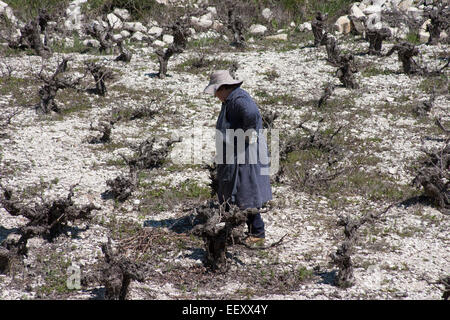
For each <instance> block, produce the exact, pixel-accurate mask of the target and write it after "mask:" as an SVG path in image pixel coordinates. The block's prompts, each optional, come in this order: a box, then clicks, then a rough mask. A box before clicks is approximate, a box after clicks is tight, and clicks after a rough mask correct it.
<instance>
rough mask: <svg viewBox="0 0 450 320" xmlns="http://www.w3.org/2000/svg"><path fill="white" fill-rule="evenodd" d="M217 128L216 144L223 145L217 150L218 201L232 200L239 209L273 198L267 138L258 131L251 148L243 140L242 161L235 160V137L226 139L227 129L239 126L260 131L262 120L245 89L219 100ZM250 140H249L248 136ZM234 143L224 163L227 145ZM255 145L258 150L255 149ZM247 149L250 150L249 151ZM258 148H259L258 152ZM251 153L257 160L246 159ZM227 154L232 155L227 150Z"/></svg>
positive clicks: (260, 203) (254, 206) (261, 203)
mask: <svg viewBox="0 0 450 320" xmlns="http://www.w3.org/2000/svg"><path fill="white" fill-rule="evenodd" d="M216 129H217V130H216V132H221V133H222V134H218V135H217V136H216V147H220V145H221V144H222V148H223V149H222V150H223V152H222V153H221V152H220V151H219V152H216V154H217V155H219V157H218V158H216V161H217V160H218V159H220V158H221V156H220V155H222V154H223V158H222V164H217V169H218V174H217V176H218V184H219V186H218V197H219V201H220V203H223V202H224V201H229V202H230V203H235V204H236V205H238V206H239V207H240V208H241V209H246V208H261V207H262V205H263V204H264V203H265V202H267V201H269V200H271V199H272V190H271V187H270V176H269V172H268V169H269V164H268V151H267V143H266V139H265V137H264V136H263V135H261V134H258V136H257V139H256V144H251V145H250V146H251V148H249V143H248V141H246V142H245V163H239V161H237V150H238V149H237V141H236V140H237V139H236V138H234V139H227V135H226V129H234V130H237V129H242V130H243V131H246V130H248V129H255V130H256V131H255V133H259V132H260V131H258V130H261V129H262V119H261V115H260V113H259V110H258V106H257V105H256V103H255V102H254V101H253V99H252V98H251V97H250V95H249V94H248V93H247V92H246V91H245V90H243V89H241V88H236V89H235V90H233V91H232V92H231V93H230V94H229V95H228V97H227V99H226V101H225V102H224V103H222V109H221V111H220V114H219V117H218V119H217V124H216ZM250 141H252V140H251V139H250ZM233 142H234V148H233V150H234V153H233V155H232V158H231V159H234V160H232V161H231V164H230V162H229V161H228V162H226V156H227V155H226V146H227V144H228V145H230V143H233ZM255 146H256V148H257V150H258V152H254V150H255V149H254V147H255ZM232 147H233V146H232ZM230 148H231V147H230ZM249 149H250V150H253V151H249ZM260 149H261V151H259V150H260ZM229 150H230V149H229ZM216 151H218V149H217V150H216ZM251 152H253V156H255V155H257V159H256V161H255V160H253V161H249V159H252V158H249V157H250V156H249V154H250V153H251ZM260 152H261V153H260ZM261 155H262V156H261ZM228 156H229V157H230V156H231V153H230V152H229V154H228ZM253 159H255V158H253ZM219 162H220V161H219ZM241 162H243V161H241ZM261 169H263V171H261Z"/></svg>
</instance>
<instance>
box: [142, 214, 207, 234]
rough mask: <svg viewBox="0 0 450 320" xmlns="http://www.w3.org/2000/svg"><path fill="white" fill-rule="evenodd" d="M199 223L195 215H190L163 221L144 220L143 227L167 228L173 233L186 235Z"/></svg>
mask: <svg viewBox="0 0 450 320" xmlns="http://www.w3.org/2000/svg"><path fill="white" fill-rule="evenodd" d="M200 223H201V221H200V220H199V219H198V218H197V216H196V215H194V214H190V215H187V216H184V217H181V218H173V219H164V220H146V221H144V227H152V228H167V229H169V230H171V231H173V232H175V233H178V234H180V233H187V232H189V231H191V230H192V228H194V227H195V226H196V225H198V224H200Z"/></svg>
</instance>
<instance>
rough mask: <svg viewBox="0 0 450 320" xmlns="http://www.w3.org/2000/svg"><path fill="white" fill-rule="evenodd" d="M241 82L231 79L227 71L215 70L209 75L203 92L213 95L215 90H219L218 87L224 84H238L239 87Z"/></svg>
mask: <svg viewBox="0 0 450 320" xmlns="http://www.w3.org/2000/svg"><path fill="white" fill-rule="evenodd" d="M242 82H244V81H241V80H235V79H233V77H232V76H231V75H230V73H229V72H228V70H217V71H215V72H213V73H212V74H211V78H210V80H209V84H208V86H207V87H206V88H205V90H203V92H204V93H208V94H212V95H215V94H216V91H217V89H219V87H220V86H221V85H224V84H239V85H241V84H242Z"/></svg>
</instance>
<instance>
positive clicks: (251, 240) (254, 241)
mask: <svg viewBox="0 0 450 320" xmlns="http://www.w3.org/2000/svg"><path fill="white" fill-rule="evenodd" d="M264 241H265V239H264V238H257V237H252V236H249V237H248V238H247V239H245V241H244V242H245V244H246V245H248V246H249V247H262V246H263V245H264Z"/></svg>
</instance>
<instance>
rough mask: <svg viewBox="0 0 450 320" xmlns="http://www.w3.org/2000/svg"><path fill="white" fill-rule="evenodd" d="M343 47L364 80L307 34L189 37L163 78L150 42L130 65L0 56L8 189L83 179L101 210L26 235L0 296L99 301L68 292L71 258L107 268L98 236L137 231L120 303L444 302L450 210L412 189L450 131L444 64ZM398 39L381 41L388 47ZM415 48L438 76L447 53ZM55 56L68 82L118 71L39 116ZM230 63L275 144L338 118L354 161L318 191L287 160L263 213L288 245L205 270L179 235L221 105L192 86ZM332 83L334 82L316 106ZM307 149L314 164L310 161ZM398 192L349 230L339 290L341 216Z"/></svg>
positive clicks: (360, 45) (2, 224)
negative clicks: (132, 175) (48, 233)
mask: <svg viewBox="0 0 450 320" xmlns="http://www.w3.org/2000/svg"><path fill="white" fill-rule="evenodd" d="M338 40H339V45H340V47H341V49H343V50H344V51H347V52H353V53H354V54H356V55H355V56H356V58H355V59H356V63H357V64H358V66H359V72H358V73H357V74H356V79H357V82H358V83H359V86H360V88H359V89H346V88H344V87H341V86H340V82H339V80H338V79H337V78H336V77H335V76H334V74H335V71H336V68H335V67H333V66H331V65H330V64H329V63H327V61H326V57H327V55H326V52H325V49H324V47H320V48H315V47H313V46H311V44H312V35H311V34H310V33H309V32H308V31H307V30H306V31H305V32H294V31H292V32H289V38H288V40H287V41H283V40H281V41H276V40H267V39H265V38H263V37H256V39H255V41H254V42H252V43H250V44H249V45H248V47H247V48H246V49H243V50H236V49H235V48H233V47H231V46H228V43H227V42H226V41H224V40H223V39H216V40H211V39H209V40H208V39H207V40H205V41H203V42H198V41H194V40H192V42H191V43H190V45H188V48H187V49H186V50H185V51H184V52H183V53H181V54H179V55H176V56H174V58H173V59H171V60H170V61H169V71H168V76H167V77H166V78H165V79H159V78H158V77H156V76H155V75H156V73H157V71H158V67H159V65H158V62H157V58H156V55H155V54H154V53H153V50H152V49H151V48H148V47H146V46H142V45H138V44H135V45H131V46H130V49H131V50H132V51H133V57H132V60H131V62H130V63H123V62H114V61H113V59H114V58H115V55H107V54H102V55H99V54H81V53H76V52H74V53H54V54H53V56H52V57H51V58H50V59H48V60H46V61H44V60H42V59H41V58H40V57H38V56H33V55H26V54H23V53H20V54H8V55H5V56H2V57H1V64H0V67H2V66H3V67H4V69H2V75H3V76H2V78H1V79H0V92H1V96H0V108H1V109H2V112H5V113H6V112H11V111H13V110H15V109H17V108H18V107H20V110H21V112H20V113H19V114H17V115H16V116H15V117H13V118H12V120H11V123H10V124H9V125H7V126H4V127H2V132H0V183H1V185H3V186H8V187H9V188H12V189H13V190H15V191H16V194H18V195H19V196H20V199H21V200H22V201H24V202H33V201H34V202H39V201H41V199H55V198H57V197H65V196H66V195H67V192H68V190H69V188H70V186H71V185H74V184H78V186H77V187H76V189H75V196H74V200H75V202H76V203H77V204H88V203H94V204H96V205H97V206H99V207H100V208H101V209H100V210H95V211H93V217H92V219H91V220H90V221H89V222H74V223H73V224H72V225H70V227H69V228H68V229H67V230H66V231H67V234H66V235H60V236H59V237H57V238H56V239H55V240H54V241H53V242H48V241H46V240H43V239H40V238H38V237H37V238H33V239H32V240H30V241H29V243H28V249H29V254H28V256H27V257H24V259H23V263H22V262H17V263H15V264H14V265H13V267H12V270H11V272H10V273H9V274H0V298H1V299H41V298H44V299H48V298H54V299H98V298H102V297H103V292H104V288H103V287H102V286H101V285H100V284H98V283H97V284H96V283H87V284H85V283H83V282H82V286H81V288H79V289H76V288H75V289H69V288H68V286H67V280H68V278H69V277H70V272H69V271H68V270H69V267H70V266H75V267H79V268H80V270H81V274H82V275H86V274H89V273H90V271H91V270H95V269H96V268H98V266H99V263H100V262H101V261H102V257H103V255H102V252H101V244H102V243H105V242H106V241H107V239H108V237H110V238H111V239H112V241H113V245H114V246H119V245H120V244H121V243H122V244H123V243H128V244H129V245H130V242H126V240H127V239H131V237H135V236H136V235H139V234H140V232H143V230H146V232H148V234H149V235H150V236H149V237H148V239H151V243H150V245H149V246H148V247H147V248H146V249H145V250H135V249H134V247H133V245H132V242H131V245H130V248H129V250H128V254H129V256H130V257H133V258H134V259H137V260H138V261H142V262H145V263H148V265H149V272H148V273H147V274H146V277H145V281H144V282H135V281H132V282H131V285H130V291H129V295H128V299H180V298H184V299H223V298H225V299H441V297H442V294H443V290H444V285H443V284H441V283H440V282H439V280H440V279H441V278H443V277H445V276H448V275H449V273H450V269H449V266H450V261H449V259H450V249H449V248H450V239H449V218H448V215H445V214H443V213H442V212H441V211H440V210H439V208H436V207H435V206H434V205H433V204H432V203H430V202H429V201H427V200H426V199H423V198H420V197H419V195H420V194H421V193H422V190H420V189H417V188H415V187H413V186H412V185H411V182H412V180H413V178H414V177H415V174H416V170H417V164H418V160H419V159H421V158H422V157H424V152H423V149H426V150H434V149H436V148H441V147H442V146H443V145H444V143H445V139H446V135H445V133H444V132H443V131H442V130H440V129H439V128H438V127H437V126H436V125H435V123H434V119H435V118H436V117H438V118H440V119H441V122H442V124H443V125H444V127H446V128H449V127H450V104H449V95H448V69H447V71H444V73H443V74H442V75H440V76H434V77H425V76H419V75H413V76H408V75H405V74H403V73H402V72H401V71H402V67H401V64H400V62H399V61H398V58H397V56H396V55H395V54H394V55H392V56H390V57H374V56H369V55H364V54H362V53H364V52H366V51H367V49H368V44H367V43H366V42H364V41H362V40H360V39H359V37H354V36H343V35H340V36H338ZM392 46H393V43H392V42H389V41H388V42H385V44H384V46H383V52H387V50H389V49H390V48H391V47H392ZM418 49H419V50H420V56H419V57H418V58H417V62H418V63H419V64H420V65H424V66H425V65H426V66H427V67H428V68H429V69H436V68H438V67H439V66H442V65H443V64H444V63H443V60H442V58H443V57H446V56H447V57H448V49H449V46H448V45H446V44H438V45H433V46H427V45H425V44H422V45H419V46H418ZM199 53H202V54H204V55H205V57H207V58H208V59H210V61H209V63H208V64H207V65H206V66H205V67H201V68H199V67H196V66H195V65H194V64H193V62H194V61H195V59H197V58H198V57H199ZM63 57H70V58H71V61H70V62H69V69H68V73H69V74H70V75H71V76H73V77H77V76H80V75H82V74H83V72H84V71H83V70H84V69H83V68H84V62H85V61H90V60H96V61H102V62H104V63H105V65H107V66H108V67H109V68H111V69H112V70H113V73H114V79H113V80H110V81H108V82H107V89H108V91H107V94H106V96H104V97H102V96H98V95H96V94H92V93H91V91H89V90H87V89H89V88H92V87H93V86H94V81H93V79H91V78H90V76H87V77H85V78H84V79H83V80H82V83H81V84H80V88H81V89H80V88H78V90H75V89H63V90H61V91H59V92H58V94H57V96H56V102H57V104H58V106H59V107H60V109H61V110H62V111H61V112H60V113H52V114H47V115H42V114H38V113H36V111H35V110H34V108H33V106H34V104H36V103H37V102H38V101H39V97H38V94H37V92H38V89H39V88H40V86H41V85H42V84H41V83H40V82H39V81H38V80H37V78H36V75H37V74H38V73H39V71H40V70H41V66H43V65H45V70H48V72H53V71H54V70H55V68H56V66H57V64H58V63H59V62H60V61H61V60H62V58H63ZM233 61H237V62H238V64H239V68H238V69H237V72H236V76H237V78H239V79H242V80H244V84H243V86H242V87H243V88H244V89H245V90H247V91H248V92H249V93H250V94H251V95H252V96H253V97H254V98H255V100H256V101H257V102H258V104H259V105H260V107H261V109H264V110H269V111H278V112H279V113H280V117H279V118H278V119H276V120H275V122H274V129H278V130H279V132H280V144H283V142H284V140H283V139H286V136H288V135H294V134H297V135H300V136H305V137H306V133H305V131H303V130H300V129H299V128H298V125H299V124H300V123H304V126H305V127H307V128H310V129H316V128H317V127H318V126H321V127H320V128H321V129H324V130H331V131H333V130H335V129H336V128H338V127H339V126H343V129H342V130H341V131H340V133H339V135H338V137H337V141H336V143H337V144H338V145H339V146H340V148H341V149H342V150H343V156H342V158H341V159H340V164H341V166H342V168H347V169H349V170H347V171H345V173H344V174H342V175H341V176H339V177H338V179H336V180H332V181H330V182H329V184H328V185H326V186H322V187H320V188H317V189H314V188H312V189H311V188H300V187H299V185H300V184H301V181H302V175H301V173H302V172H303V173H304V171H305V165H304V163H302V158H295V157H291V158H289V161H288V163H287V164H286V165H287V166H288V168H289V170H290V171H288V173H289V174H286V175H284V176H282V177H281V180H280V181H279V182H275V181H274V182H273V184H272V188H273V195H274V199H273V201H272V203H271V204H270V207H269V208H270V209H269V211H268V212H267V213H264V215H263V219H264V221H265V224H266V235H267V238H266V242H267V244H270V243H274V242H276V241H278V240H279V239H281V238H282V237H283V236H285V238H284V239H283V241H282V242H281V244H280V245H278V246H274V247H273V248H269V249H267V250H249V249H248V248H245V247H243V246H240V245H235V246H232V247H230V248H229V255H228V260H229V270H228V271H227V272H226V273H213V272H209V271H207V270H206V269H205V267H204V264H203V262H204V261H203V259H204V253H205V251H204V248H203V243H202V241H201V239H198V238H196V237H194V236H192V235H190V234H189V230H190V229H192V226H193V225H194V224H195V219H194V218H195V207H197V206H199V205H200V204H201V203H203V202H205V201H208V198H209V192H210V189H209V187H208V184H209V177H208V170H207V169H206V168H205V167H204V165H203V164H201V163H198V162H196V163H191V164H187V163H186V159H187V158H188V157H190V156H193V157H199V158H203V162H204V163H207V162H209V161H211V159H212V156H213V150H214V140H213V139H210V138H209V136H208V135H207V134H206V132H210V129H211V128H214V125H215V119H216V117H217V115H218V113H219V110H220V104H219V103H218V101H216V100H215V99H214V98H213V97H210V96H208V95H205V94H203V93H202V91H203V89H204V87H205V86H206V85H207V83H208V77H209V73H210V72H211V71H212V70H213V69H214V68H215V66H217V67H221V68H228V66H229V65H231V63H232V62H233ZM5 66H9V67H10V71H11V72H9V73H8V72H6V68H5ZM327 83H332V84H334V85H336V89H335V91H334V93H333V95H332V96H331V98H330V99H329V100H328V101H327V102H326V104H325V105H324V106H323V107H322V108H317V106H316V102H317V100H318V99H319V98H320V96H321V94H322V92H323V88H324V87H325V85H326V84H327ZM433 88H434V90H435V92H436V100H435V104H434V106H433V108H432V109H431V111H430V112H429V113H427V114H425V115H421V116H420V115H417V114H416V113H415V112H414V109H415V107H416V106H417V105H418V104H420V103H421V102H422V101H425V100H427V99H428V98H429V97H430V94H431V92H432V90H433ZM141 106H149V107H151V108H153V109H154V110H156V111H157V112H156V115H154V116H152V117H147V118H142V119H136V120H128V121H119V122H117V123H116V124H115V125H114V127H113V130H112V135H111V141H110V142H108V143H97V144H92V143H89V139H90V138H92V137H93V136H96V135H98V132H95V131H92V130H90V128H91V125H94V126H95V125H96V124H97V123H98V121H99V120H100V119H102V118H103V117H109V116H110V114H111V111H112V110H113V109H114V108H119V109H120V110H132V109H135V108H138V107H141ZM322 118H323V119H324V120H323V121H322V122H320V119H322ZM208 130H209V131H208ZM202 133H204V137H203V138H202V141H203V143H202V150H201V151H200V153H196V154H195V155H194V154H193V152H192V151H193V141H194V139H195V137H198V136H199V135H200V134H202ZM176 136H181V137H182V138H183V140H182V141H181V142H179V143H176V144H175V145H174V148H173V149H172V152H171V154H170V157H169V158H168V159H167V161H166V162H165V163H164V164H163V166H162V167H160V168H156V169H152V170H142V171H141V172H140V174H139V186H138V188H137V190H136V191H135V192H133V194H132V196H131V197H130V198H129V199H128V200H127V201H125V202H123V203H119V202H117V201H115V200H114V199H110V198H109V197H108V196H107V193H106V191H108V187H107V185H106V181H107V180H108V179H114V178H115V177H116V176H117V175H118V174H120V173H126V172H127V170H128V168H127V167H126V165H125V164H124V162H123V160H122V158H121V156H120V154H124V155H131V154H132V153H133V150H134V149H133V147H134V146H136V145H138V144H139V143H140V142H142V141H144V140H145V139H147V138H152V137H154V138H156V143H157V144H158V146H159V145H161V143H164V142H165V141H167V140H168V139H169V138H172V137H176ZM196 141H198V140H196ZM196 148H198V146H196ZM200 155H201V156H200ZM303 156H305V157H307V159H311V155H310V154H309V155H303ZM313 157H314V156H313ZM318 158H319V160H318V161H316V162H314V163H313V167H312V168H309V169H310V170H312V172H314V171H315V170H319V169H320V167H321V166H322V165H323V163H320V161H321V160H320V159H322V158H320V157H318ZM183 159H184V162H183V161H182V160H183ZM197 160H198V158H197ZM309 169H308V170H309ZM296 172H297V173H299V175H296ZM401 200H407V201H403V202H402V203H401V204H400V205H396V206H394V207H393V208H392V209H390V210H389V211H387V212H386V213H385V214H384V215H383V216H382V217H381V218H380V219H379V220H376V221H375V222H374V223H370V224H367V225H364V226H363V227H362V228H361V229H360V230H359V233H360V238H359V240H358V242H357V246H356V248H355V253H354V255H353V256H352V258H353V261H354V264H355V270H354V274H355V279H356V283H355V284H354V285H353V286H352V287H350V288H348V289H341V288H339V287H337V286H335V285H334V279H335V277H336V273H337V272H338V269H337V268H336V266H334V265H332V264H331V263H330V262H331V259H330V257H329V255H330V254H331V253H333V252H335V251H336V249H337V248H338V246H339V245H340V243H341V242H342V241H343V229H342V228H341V227H338V226H337V224H336V223H337V220H338V217H340V216H342V215H350V216H353V217H359V216H362V215H363V214H364V213H367V212H370V211H373V212H380V211H382V210H384V209H385V208H386V207H387V206H389V205H390V204H391V203H394V202H397V201H401ZM26 222H27V219H25V218H23V217H13V216H11V215H9V214H8V212H7V211H6V210H4V209H3V208H1V209H0V241H2V240H4V239H7V238H8V237H14V236H15V234H14V232H15V231H16V230H17V228H19V227H20V226H22V225H24V224H25V223H26Z"/></svg>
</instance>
